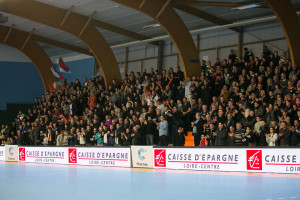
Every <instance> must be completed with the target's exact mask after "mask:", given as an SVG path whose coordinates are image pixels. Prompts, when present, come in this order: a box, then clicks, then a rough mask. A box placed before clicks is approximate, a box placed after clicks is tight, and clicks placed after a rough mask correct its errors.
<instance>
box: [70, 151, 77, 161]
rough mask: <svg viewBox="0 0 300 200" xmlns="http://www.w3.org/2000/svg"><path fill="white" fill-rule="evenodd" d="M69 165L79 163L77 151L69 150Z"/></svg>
mask: <svg viewBox="0 0 300 200" xmlns="http://www.w3.org/2000/svg"><path fill="white" fill-rule="evenodd" d="M68 151H69V163H77V149H72V148H69V150H68Z"/></svg>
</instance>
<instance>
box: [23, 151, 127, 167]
mask: <svg viewBox="0 0 300 200" xmlns="http://www.w3.org/2000/svg"><path fill="white" fill-rule="evenodd" d="M19 161H20V162H34V163H51V164H75V165H76V164H77V165H96V166H109V167H112V166H113V167H115V166H116V167H131V157H130V148H84V147H82V148H81V147H79V148H77V147H74V148H68V147H19Z"/></svg>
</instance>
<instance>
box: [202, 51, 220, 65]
mask: <svg viewBox="0 0 300 200" xmlns="http://www.w3.org/2000/svg"><path fill="white" fill-rule="evenodd" d="M203 56H208V60H209V61H211V63H214V62H215V60H216V58H217V50H215V49H214V50H209V51H200V61H202V60H203Z"/></svg>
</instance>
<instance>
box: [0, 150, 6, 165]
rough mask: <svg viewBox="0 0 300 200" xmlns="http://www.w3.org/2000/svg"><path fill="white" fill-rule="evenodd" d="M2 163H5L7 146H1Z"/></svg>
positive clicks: (0, 157)
mask: <svg viewBox="0 0 300 200" xmlns="http://www.w3.org/2000/svg"><path fill="white" fill-rule="evenodd" d="M0 161H5V146H0Z"/></svg>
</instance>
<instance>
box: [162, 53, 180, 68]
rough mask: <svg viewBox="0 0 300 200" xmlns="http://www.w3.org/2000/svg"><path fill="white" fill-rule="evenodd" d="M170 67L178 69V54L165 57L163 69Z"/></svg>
mask: <svg viewBox="0 0 300 200" xmlns="http://www.w3.org/2000/svg"><path fill="white" fill-rule="evenodd" d="M170 67H173V69H174V70H176V67H177V56H168V57H164V61H163V69H165V70H168V69H169V68H170Z"/></svg>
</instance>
